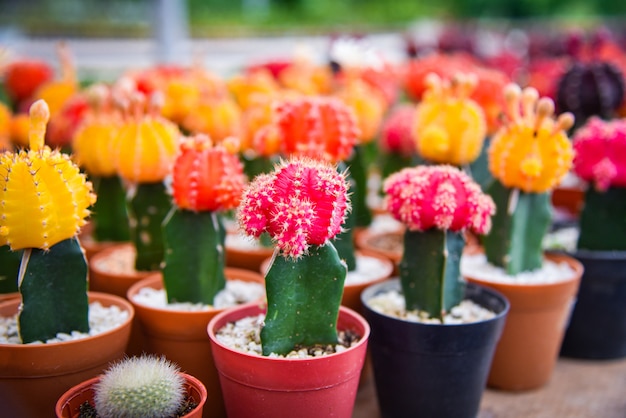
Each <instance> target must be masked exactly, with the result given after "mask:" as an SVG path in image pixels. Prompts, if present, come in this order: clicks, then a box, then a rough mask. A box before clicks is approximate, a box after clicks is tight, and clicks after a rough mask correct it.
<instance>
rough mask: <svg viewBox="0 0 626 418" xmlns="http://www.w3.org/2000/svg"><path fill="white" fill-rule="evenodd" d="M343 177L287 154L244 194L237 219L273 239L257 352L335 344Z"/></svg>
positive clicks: (343, 270)
mask: <svg viewBox="0 0 626 418" xmlns="http://www.w3.org/2000/svg"><path fill="white" fill-rule="evenodd" d="M349 206H350V204H349V202H348V184H347V182H346V175H345V174H343V173H339V172H338V171H337V167H335V166H333V165H332V164H330V163H328V162H322V161H319V160H314V159H309V158H306V157H293V158H292V159H291V160H290V161H283V162H281V163H280V164H278V165H277V166H276V168H275V170H274V171H273V172H272V173H270V174H261V175H259V176H257V177H256V178H255V179H254V181H253V182H252V183H251V184H250V186H249V188H248V189H247V190H246V191H245V192H244V195H243V198H242V202H241V204H240V206H239V213H238V218H239V223H240V225H241V226H242V228H243V229H244V230H245V231H246V232H247V233H248V234H249V235H253V236H256V237H258V236H260V235H261V234H262V233H263V232H268V233H269V235H270V236H271V237H272V238H273V240H274V241H275V242H276V244H277V250H278V252H277V254H276V256H274V257H273V258H272V263H271V265H270V268H269V270H268V272H267V274H266V276H265V290H266V295H267V314H266V316H265V325H264V326H263V329H262V330H261V346H262V348H263V355H266V356H267V355H270V354H271V353H276V354H286V353H289V352H290V351H291V350H293V349H294V348H295V347H296V346H311V345H313V344H327V343H328V344H334V343H336V342H337V340H338V338H337V317H338V315H339V306H340V304H341V296H342V294H343V286H344V282H345V279H346V274H347V266H346V263H345V262H343V261H342V260H341V259H340V257H339V254H338V252H337V250H336V249H335V246H334V245H333V243H332V241H331V240H332V238H333V237H335V235H337V234H338V233H339V232H340V231H341V229H342V227H341V225H342V223H343V222H344V219H345V216H346V212H347V211H348V209H349Z"/></svg>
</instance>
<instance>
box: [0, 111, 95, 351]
mask: <svg viewBox="0 0 626 418" xmlns="http://www.w3.org/2000/svg"><path fill="white" fill-rule="evenodd" d="M49 117H50V113H49V110H48V106H47V104H46V103H45V102H44V101H43V100H39V101H37V102H35V103H34V104H33V105H32V106H31V108H30V131H29V141H30V151H28V152H27V151H20V152H19V153H17V154H12V153H4V154H2V155H0V169H1V172H2V176H0V206H1V207H2V214H1V216H0V245H8V246H9V247H10V248H11V250H13V251H17V250H22V249H23V250H24V251H23V254H22V261H21V264H20V270H19V273H18V286H19V291H20V293H21V295H22V307H21V309H20V313H19V315H18V326H19V333H20V337H21V339H22V341H23V342H25V343H28V342H32V341H45V340H47V339H50V338H53V337H55V336H56V334H57V333H59V332H65V333H70V332H72V331H88V330H89V324H88V298H87V262H86V260H85V256H84V253H83V251H82V249H81V247H80V244H79V242H78V240H77V239H76V235H77V234H78V232H79V231H80V227H81V226H83V225H84V224H85V220H84V218H85V217H87V216H88V215H89V210H88V208H89V206H91V205H92V204H93V203H94V202H95V195H94V194H93V193H92V186H91V184H90V183H89V182H87V181H86V180H85V176H84V175H83V174H81V173H80V172H79V170H78V167H77V166H76V165H74V164H72V162H71V160H70V158H69V156H67V155H65V154H61V153H60V152H59V151H52V150H51V149H50V148H49V147H47V146H44V136H45V132H46V123H47V122H48V119H49ZM59 307H61V308H59Z"/></svg>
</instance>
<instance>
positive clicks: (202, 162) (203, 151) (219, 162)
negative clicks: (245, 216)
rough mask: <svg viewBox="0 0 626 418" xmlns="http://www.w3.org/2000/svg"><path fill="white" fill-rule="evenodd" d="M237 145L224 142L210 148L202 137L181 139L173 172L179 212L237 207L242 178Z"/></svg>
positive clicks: (173, 186)
mask: <svg viewBox="0 0 626 418" xmlns="http://www.w3.org/2000/svg"><path fill="white" fill-rule="evenodd" d="M236 142H237V141H236V140H234V138H227V139H225V140H224V141H222V142H221V143H220V144H218V145H213V143H212V141H211V139H210V138H209V137H208V136H206V135H203V134H198V135H195V136H193V137H189V138H184V139H182V141H181V144H180V149H179V154H178V157H177V158H176V161H175V163H174V168H173V172H172V190H173V196H174V202H175V203H176V205H177V206H178V207H179V208H181V209H187V210H192V211H215V210H229V209H233V208H235V207H236V206H237V205H238V204H239V198H240V197H241V192H242V190H243V186H244V184H245V176H244V174H243V166H242V164H241V162H240V161H239V158H238V157H237V154H236V153H237V150H238V144H237V143H236Z"/></svg>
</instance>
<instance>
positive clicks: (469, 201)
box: [384, 165, 495, 234]
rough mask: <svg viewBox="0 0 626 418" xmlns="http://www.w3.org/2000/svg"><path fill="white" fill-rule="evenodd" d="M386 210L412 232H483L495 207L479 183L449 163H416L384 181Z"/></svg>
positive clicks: (489, 224)
mask: <svg viewBox="0 0 626 418" xmlns="http://www.w3.org/2000/svg"><path fill="white" fill-rule="evenodd" d="M384 191H385V193H386V197H385V205H386V207H387V209H388V210H389V212H390V213H391V214H392V215H393V216H394V217H395V218H396V219H397V220H399V221H400V222H402V223H404V224H405V225H406V226H407V227H408V229H410V230H412V231H426V230H428V229H430V228H437V229H441V230H443V229H446V230H450V231H462V230H464V229H471V230H472V231H473V232H475V233H477V234H485V233H487V232H488V231H489V229H490V228H491V215H492V214H493V213H494V212H495V206H494V203H493V201H492V200H491V198H490V197H489V196H488V195H486V194H484V193H483V192H482V191H481V189H480V186H479V185H478V184H477V183H475V182H474V181H473V180H472V179H471V178H470V177H469V176H468V175H466V174H465V173H463V172H462V171H460V170H458V169H456V168H454V167H452V166H446V165H443V166H418V167H412V168H405V169H403V170H401V171H399V172H398V173H395V174H393V175H391V176H390V177H389V178H388V179H387V180H386V181H385V184H384Z"/></svg>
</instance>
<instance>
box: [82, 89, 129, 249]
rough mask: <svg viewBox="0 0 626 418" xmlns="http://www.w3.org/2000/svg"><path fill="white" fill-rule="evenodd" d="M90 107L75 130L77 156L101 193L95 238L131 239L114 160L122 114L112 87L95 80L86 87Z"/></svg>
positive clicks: (124, 200) (96, 213)
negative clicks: (114, 103)
mask: <svg viewBox="0 0 626 418" xmlns="http://www.w3.org/2000/svg"><path fill="white" fill-rule="evenodd" d="M86 93H87V97H88V98H89V103H90V111H89V113H88V115H87V116H86V117H85V120H84V121H83V123H82V124H81V125H80V126H79V128H78V129H77V130H76V132H75V133H74V138H73V141H72V149H73V151H74V159H75V160H76V162H77V164H78V165H79V166H80V167H82V168H83V169H84V170H85V171H86V172H87V175H88V176H89V179H90V181H91V182H92V183H93V185H94V190H95V192H96V194H97V195H98V196H99V197H100V198H99V199H98V201H97V202H96V204H95V205H94V213H93V215H92V217H91V223H92V224H93V238H94V239H95V240H96V241H128V240H129V239H130V232H129V228H128V214H127V212H126V197H125V191H124V187H123V185H122V182H121V179H120V177H119V176H118V175H117V172H116V170H115V164H114V152H115V150H116V148H117V144H116V142H117V139H118V136H117V135H118V133H119V129H120V126H121V123H122V120H121V115H120V114H119V112H118V111H117V110H116V109H115V108H114V107H113V103H112V101H111V99H112V98H111V93H110V89H109V88H108V87H106V86H105V85H103V84H96V85H93V86H91V87H90V88H89V89H88V90H87V92H86Z"/></svg>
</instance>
